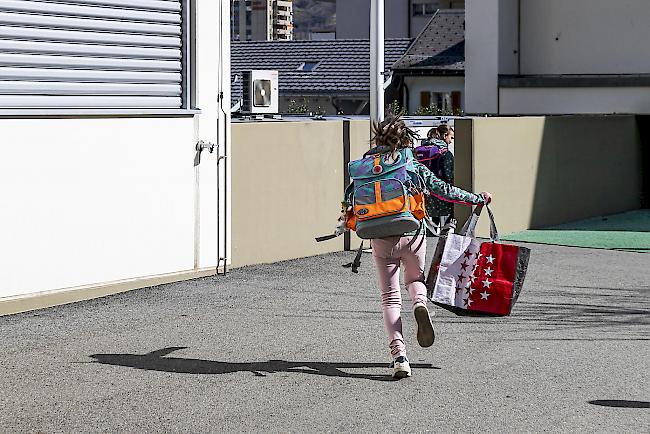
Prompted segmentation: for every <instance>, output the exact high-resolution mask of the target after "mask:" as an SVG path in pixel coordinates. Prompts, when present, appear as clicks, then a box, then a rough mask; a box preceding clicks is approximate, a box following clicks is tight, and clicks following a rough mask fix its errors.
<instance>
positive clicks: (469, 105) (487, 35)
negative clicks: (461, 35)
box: [465, 0, 499, 114]
mask: <svg viewBox="0 0 650 434" xmlns="http://www.w3.org/2000/svg"><path fill="white" fill-rule="evenodd" d="M498 85H499V0H467V1H466V2H465V111H466V112H467V113H474V114H482V113H498Z"/></svg>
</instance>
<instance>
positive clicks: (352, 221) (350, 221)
mask: <svg viewBox="0 0 650 434" xmlns="http://www.w3.org/2000/svg"><path fill="white" fill-rule="evenodd" d="M345 227H347V228H348V229H350V230H351V231H356V230H357V216H356V215H354V211H352V210H351V209H350V210H348V211H347V212H346V215H345Z"/></svg>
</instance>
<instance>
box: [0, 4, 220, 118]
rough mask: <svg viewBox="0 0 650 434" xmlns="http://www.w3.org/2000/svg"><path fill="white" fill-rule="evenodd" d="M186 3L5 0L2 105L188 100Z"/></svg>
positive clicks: (148, 105) (0, 48) (172, 104)
mask: <svg viewBox="0 0 650 434" xmlns="http://www.w3.org/2000/svg"><path fill="white" fill-rule="evenodd" d="M186 3H187V2H186V1H185V0H130V1H128V0H47V1H36V0H34V1H32V0H0V109H32V108H33V109H57V108H67V109H71V108H73V109H83V108H90V109H93V108H101V109H120V108H128V109H133V108H138V109H179V108H188V102H187V101H186V100H187V98H186V97H185V94H186V91H187V89H186V87H187V86H186V84H185V83H186V81H187V80H186V78H187V65H186V64H187V59H188V56H187V53H186V50H185V47H187V46H188V44H187V43H186V42H187V41H186V37H185V36H184V35H186V34H187V33H188V32H187V22H186V20H185V19H184V17H185V16H187V13H186V12H187V11H186V9H185V7H183V5H184V4H186ZM215 25H216V24H215ZM184 43H185V44H184Z"/></svg>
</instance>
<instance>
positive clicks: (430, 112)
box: [415, 105, 463, 116]
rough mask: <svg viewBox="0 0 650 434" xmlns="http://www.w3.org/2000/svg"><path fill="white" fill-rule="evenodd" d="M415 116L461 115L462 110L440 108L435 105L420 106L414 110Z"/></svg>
mask: <svg viewBox="0 0 650 434" xmlns="http://www.w3.org/2000/svg"><path fill="white" fill-rule="evenodd" d="M415 115H416V116H462V115H463V111H462V110H458V109H457V110H442V109H440V108H438V107H437V106H434V105H430V106H429V107H420V108H419V109H417V110H416V111H415Z"/></svg>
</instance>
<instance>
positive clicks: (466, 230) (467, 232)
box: [458, 205, 499, 241]
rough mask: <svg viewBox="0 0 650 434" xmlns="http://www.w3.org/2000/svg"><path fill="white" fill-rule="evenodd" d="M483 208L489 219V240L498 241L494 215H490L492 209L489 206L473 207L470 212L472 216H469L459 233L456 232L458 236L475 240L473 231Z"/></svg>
mask: <svg viewBox="0 0 650 434" xmlns="http://www.w3.org/2000/svg"><path fill="white" fill-rule="evenodd" d="M483 208H486V209H487V212H488V217H489V218H490V240H491V241H499V231H498V230H497V225H496V223H494V214H493V213H492V209H490V206H489V205H476V207H474V211H472V214H471V215H470V216H469V218H468V219H467V221H466V222H465V224H464V225H463V227H462V228H461V230H460V232H458V235H463V236H467V237H472V238H475V236H474V230H475V229H476V224H477V223H478V219H479V217H480V216H481V211H483Z"/></svg>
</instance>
